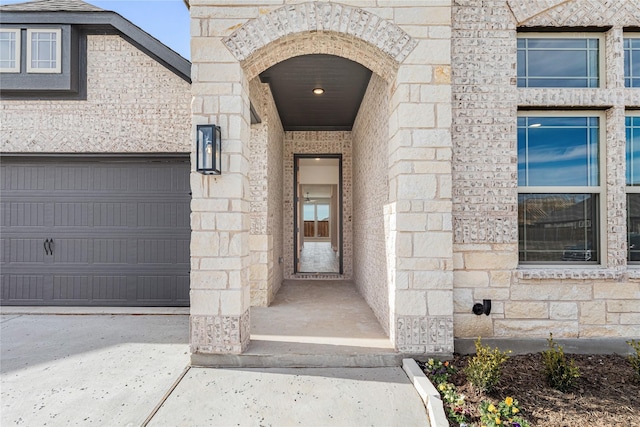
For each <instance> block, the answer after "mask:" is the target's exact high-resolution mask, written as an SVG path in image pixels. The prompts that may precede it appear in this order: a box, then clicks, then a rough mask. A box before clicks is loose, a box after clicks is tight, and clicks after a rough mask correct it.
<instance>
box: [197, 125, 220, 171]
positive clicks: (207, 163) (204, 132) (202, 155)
mask: <svg viewBox="0 0 640 427" xmlns="http://www.w3.org/2000/svg"><path fill="white" fill-rule="evenodd" d="M197 133H198V139H197V141H196V145H197V146H196V170H197V171H198V172H200V173H201V174H204V175H220V174H221V171H220V158H221V156H222V147H221V144H220V140H221V136H220V126H216V125H197Z"/></svg>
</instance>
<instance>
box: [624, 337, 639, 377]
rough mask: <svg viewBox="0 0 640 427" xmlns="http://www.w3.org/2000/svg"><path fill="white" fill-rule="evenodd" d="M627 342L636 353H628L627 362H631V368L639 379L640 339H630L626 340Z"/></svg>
mask: <svg viewBox="0 0 640 427" xmlns="http://www.w3.org/2000/svg"><path fill="white" fill-rule="evenodd" d="M627 344H629V345H630V346H631V348H633V349H634V350H635V351H636V354H631V355H629V363H631V366H632V367H633V370H634V371H636V374H637V375H638V379H640V341H636V340H631V341H627Z"/></svg>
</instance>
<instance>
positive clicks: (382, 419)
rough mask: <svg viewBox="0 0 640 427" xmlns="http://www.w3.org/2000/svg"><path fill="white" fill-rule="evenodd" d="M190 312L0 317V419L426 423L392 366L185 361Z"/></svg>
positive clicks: (39, 422) (6, 422)
mask: <svg viewBox="0 0 640 427" xmlns="http://www.w3.org/2000/svg"><path fill="white" fill-rule="evenodd" d="M188 336H189V334H188V316H186V315H181V314H174V315H149V314H147V315H135V316H133V315H126V314H119V315H110V314H102V315H95V314H92V315H53V314H39V315H27V314H3V315H2V316H0V350H1V360H0V386H1V388H0V398H1V399H0V400H1V407H0V412H1V415H0V425H2V426H3V427H5V426H11V425H24V426H45V425H46V426H70V425H82V426H85V425H94V426H129V425H131V426H139V425H144V424H145V423H146V422H148V423H149V425H152V426H177V425H180V426H230V425H238V426H267V425H273V426H289V425H305V426H360V425H362V426H364V425H373V426H376V425H377V426H428V420H427V416H426V411H425V408H424V406H423V404H422V401H421V400H420V398H419V396H418V394H417V392H416V391H415V389H414V388H413V386H412V385H411V384H410V382H409V380H408V378H407V377H406V375H405V374H404V372H403V371H402V370H401V368H399V367H391V368H305V369H301V368H297V369H295V368H281V369H269V368H260V369H235V370H234V369H211V368H189V367H188V365H189V348H188Z"/></svg>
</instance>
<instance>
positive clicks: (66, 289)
mask: <svg viewBox="0 0 640 427" xmlns="http://www.w3.org/2000/svg"><path fill="white" fill-rule="evenodd" d="M90 290H91V278H90V276H77V275H54V276H53V298H52V299H53V301H74V302H80V301H89V295H90Z"/></svg>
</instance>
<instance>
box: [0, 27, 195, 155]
mask: <svg viewBox="0 0 640 427" xmlns="http://www.w3.org/2000/svg"><path fill="white" fill-rule="evenodd" d="M190 102H191V93H190V85H189V83H187V82H185V81H184V80H183V79H181V78H180V77H178V76H177V75H175V74H174V73H173V72H171V71H169V70H168V69H167V68H165V67H164V66H162V65H160V64H159V63H158V62H157V61H156V60H155V59H152V58H151V57H149V56H148V55H147V54H145V53H144V52H142V51H140V50H138V49H137V48H136V47H134V46H133V45H131V44H130V43H129V42H127V41H126V40H124V39H123V38H121V37H120V36H117V35H90V36H87V99H86V100H78V101H74V100H59V101H58V100H55V101H45V100H41V101H36V100H34V101H31V100H27V101H25V100H14V101H11V100H3V101H2V103H1V104H0V122H2V129H1V130H0V142H1V144H2V145H1V147H0V151H3V152H15V153H82V152H85V153H86V152H92V153H150V152H182V153H187V152H189V151H190V150H191V112H190V108H189V104H190Z"/></svg>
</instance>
